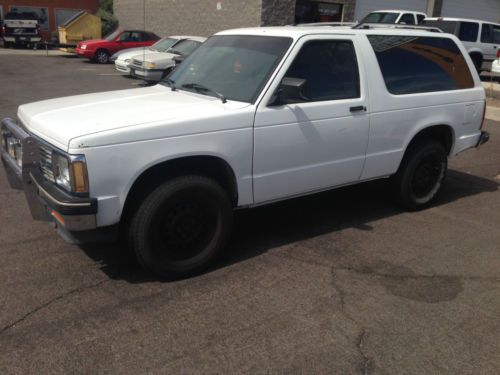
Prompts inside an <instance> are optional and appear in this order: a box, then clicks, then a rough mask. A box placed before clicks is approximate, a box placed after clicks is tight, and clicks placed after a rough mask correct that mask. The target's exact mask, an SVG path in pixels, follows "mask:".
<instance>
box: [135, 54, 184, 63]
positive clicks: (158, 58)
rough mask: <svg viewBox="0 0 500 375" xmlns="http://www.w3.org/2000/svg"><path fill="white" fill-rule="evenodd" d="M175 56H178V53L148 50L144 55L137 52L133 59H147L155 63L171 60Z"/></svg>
mask: <svg viewBox="0 0 500 375" xmlns="http://www.w3.org/2000/svg"><path fill="white" fill-rule="evenodd" d="M175 56H179V55H176V54H175V53H169V52H158V51H155V52H148V53H146V54H145V55H140V54H137V55H135V56H134V59H136V60H141V61H149V62H154V63H156V64H160V63H169V62H172V60H173V58H174V57H175Z"/></svg>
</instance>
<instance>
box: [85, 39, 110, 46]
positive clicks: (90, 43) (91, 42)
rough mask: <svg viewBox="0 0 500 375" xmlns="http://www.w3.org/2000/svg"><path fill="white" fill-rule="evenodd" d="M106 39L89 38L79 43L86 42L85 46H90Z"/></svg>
mask: <svg viewBox="0 0 500 375" xmlns="http://www.w3.org/2000/svg"><path fill="white" fill-rule="evenodd" d="M107 42H108V40H105V39H89V40H84V41H83V42H80V45H81V46H82V45H84V44H86V45H87V46H91V45H94V44H99V43H107Z"/></svg>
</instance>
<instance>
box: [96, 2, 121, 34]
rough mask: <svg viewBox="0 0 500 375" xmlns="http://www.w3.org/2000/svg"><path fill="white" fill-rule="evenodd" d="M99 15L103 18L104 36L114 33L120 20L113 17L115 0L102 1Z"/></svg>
mask: <svg viewBox="0 0 500 375" xmlns="http://www.w3.org/2000/svg"><path fill="white" fill-rule="evenodd" d="M97 15H98V16H99V17H101V22H102V35H103V36H104V35H108V34H110V33H112V32H113V31H114V30H115V29H116V28H117V27H118V20H117V19H116V17H115V16H114V15H113V0H100V2H99V11H98V12H97Z"/></svg>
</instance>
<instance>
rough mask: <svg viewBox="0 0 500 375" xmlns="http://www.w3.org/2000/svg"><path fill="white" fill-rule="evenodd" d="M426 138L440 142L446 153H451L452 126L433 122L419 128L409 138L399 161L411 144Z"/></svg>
mask: <svg viewBox="0 0 500 375" xmlns="http://www.w3.org/2000/svg"><path fill="white" fill-rule="evenodd" d="M426 138H430V139H435V140H437V141H438V142H440V143H441V144H442V145H443V146H444V148H445V150H446V154H447V155H451V153H452V150H453V147H454V145H455V131H454V130H453V127H452V126H451V125H449V124H435V125H430V126H426V127H424V128H421V129H419V130H418V131H417V132H416V133H415V134H413V135H412V136H411V137H410V138H409V141H408V142H407V143H406V145H405V149H404V150H405V151H404V154H403V158H402V159H401V162H402V160H403V159H404V158H405V156H406V155H407V154H408V152H409V151H410V150H411V148H412V146H413V145H415V144H417V143H418V142H421V141H422V140H423V139H426ZM401 162H400V165H401Z"/></svg>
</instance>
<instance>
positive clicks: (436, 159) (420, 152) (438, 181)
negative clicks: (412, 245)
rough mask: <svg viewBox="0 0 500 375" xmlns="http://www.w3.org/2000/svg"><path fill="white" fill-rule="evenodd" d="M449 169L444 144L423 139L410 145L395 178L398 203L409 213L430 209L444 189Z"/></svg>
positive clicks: (393, 179)
mask: <svg viewBox="0 0 500 375" xmlns="http://www.w3.org/2000/svg"><path fill="white" fill-rule="evenodd" d="M447 167H448V159H447V155H446V151H445V149H444V147H443V145H442V144H441V143H439V142H437V141H435V140H433V139H424V140H422V141H420V142H417V143H415V144H414V145H411V146H410V148H409V149H408V151H407V153H406V154H405V156H404V158H403V161H402V162H401V165H400V167H399V170H398V172H397V173H396V175H395V176H394V177H393V178H392V184H393V192H394V194H395V198H396V200H397V201H398V203H399V204H400V205H401V206H402V207H404V208H406V209H408V210H410V211H416V210H421V209H423V208H426V207H428V206H429V205H430V204H431V203H432V201H433V200H434V198H435V197H436V195H437V193H438V192H439V189H440V188H441V185H442V182H443V180H444V178H445V175H446V170H447Z"/></svg>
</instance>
